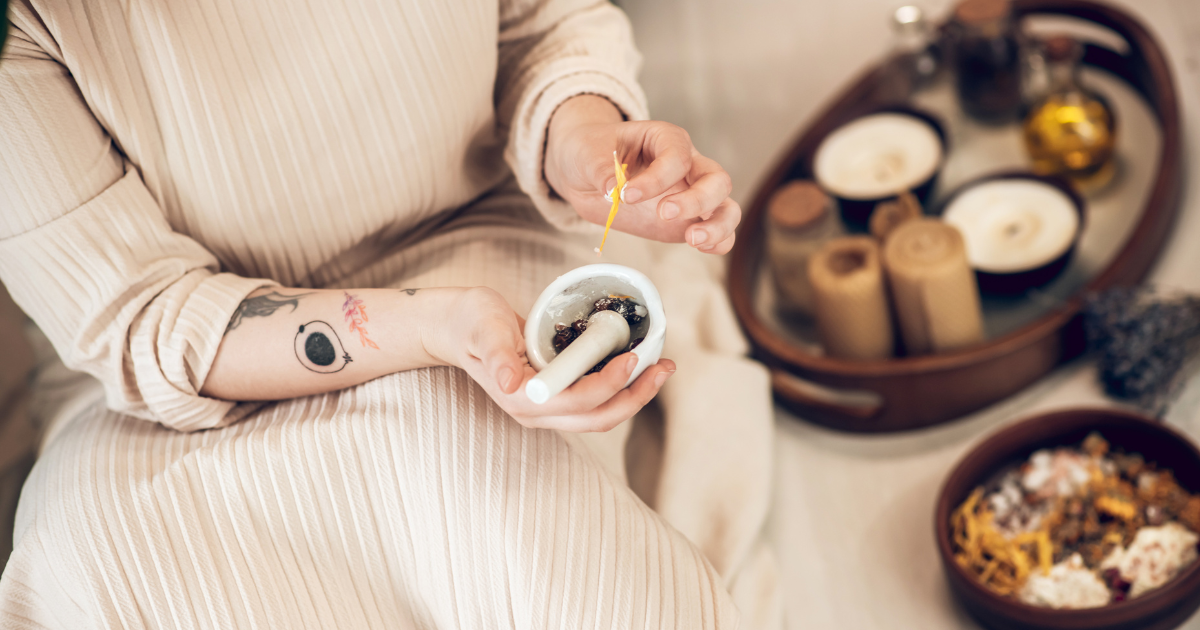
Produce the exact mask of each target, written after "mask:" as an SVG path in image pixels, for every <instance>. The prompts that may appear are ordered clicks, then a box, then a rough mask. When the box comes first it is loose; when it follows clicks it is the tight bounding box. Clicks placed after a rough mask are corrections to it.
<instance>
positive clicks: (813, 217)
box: [767, 179, 833, 230]
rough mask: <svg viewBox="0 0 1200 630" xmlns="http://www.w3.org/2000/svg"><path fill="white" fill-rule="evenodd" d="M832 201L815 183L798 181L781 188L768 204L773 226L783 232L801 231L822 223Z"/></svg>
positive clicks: (768, 213)
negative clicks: (819, 222)
mask: <svg viewBox="0 0 1200 630" xmlns="http://www.w3.org/2000/svg"><path fill="white" fill-rule="evenodd" d="M832 204H833V202H832V200H831V199H830V198H829V195H826V194H825V191H823V190H821V188H820V187H819V186H817V184H816V183H815V182H811V181H809V180H805V179H797V180H793V181H790V182H788V183H786V184H784V185H783V186H780V187H779V189H778V190H776V191H775V193H774V194H772V195H771V200H770V201H768V202H767V215H768V216H769V217H770V218H771V224H772V225H774V226H775V227H778V228H780V229H783V230H799V229H804V228H806V227H810V226H812V225H813V224H815V223H817V222H818V221H820V220H821V219H822V218H823V217H824V216H825V215H826V214H827V213H828V212H829V210H830V208H831V207H832Z"/></svg>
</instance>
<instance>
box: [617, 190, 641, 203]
mask: <svg viewBox="0 0 1200 630" xmlns="http://www.w3.org/2000/svg"><path fill="white" fill-rule="evenodd" d="M641 198H642V191H640V190H638V189H636V188H629V187H626V188H622V189H621V201H624V202H625V203H634V202H636V201H637V200H638V199H641Z"/></svg>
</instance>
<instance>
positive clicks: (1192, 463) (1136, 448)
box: [933, 409, 1200, 630]
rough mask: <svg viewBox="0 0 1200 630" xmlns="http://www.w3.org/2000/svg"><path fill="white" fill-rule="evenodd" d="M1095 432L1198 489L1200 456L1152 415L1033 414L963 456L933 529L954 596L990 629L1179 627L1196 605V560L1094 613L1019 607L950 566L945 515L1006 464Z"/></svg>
mask: <svg viewBox="0 0 1200 630" xmlns="http://www.w3.org/2000/svg"><path fill="white" fill-rule="evenodd" d="M1092 431H1098V432H1099V433H1100V434H1101V435H1103V436H1104V438H1105V439H1107V440H1108V441H1109V443H1110V444H1111V445H1112V446H1113V447H1114V448H1118V447H1119V448H1122V449H1124V450H1125V451H1126V452H1130V453H1135V452H1136V453H1141V454H1142V456H1143V457H1145V459H1146V461H1148V462H1154V463H1155V464H1157V465H1158V466H1159V467H1160V468H1165V469H1170V470H1171V471H1172V472H1173V473H1174V474H1175V478H1176V480H1178V482H1179V485H1181V486H1183V487H1184V488H1186V489H1187V490H1188V491H1189V492H1193V493H1194V492H1197V491H1198V490H1200V451H1198V450H1197V449H1196V446H1195V444H1193V443H1192V441H1191V440H1189V439H1188V438H1187V437H1186V436H1184V435H1183V434H1182V433H1179V432H1178V431H1176V430H1174V429H1172V428H1170V427H1168V426H1166V425H1164V424H1162V423H1160V422H1157V421H1155V420H1151V419H1149V418H1146V417H1143V416H1140V415H1137V414H1134V413H1129V412H1126V411H1119V410H1114V409H1067V410H1062V411H1055V412H1051V413H1046V414H1042V415H1038V416H1034V417H1032V418H1029V419H1027V420H1024V421H1022V422H1018V423H1017V424H1014V425H1011V426H1009V427H1006V428H1004V429H1001V430H1000V431H998V432H996V433H995V434H993V435H991V436H990V437H988V438H987V439H985V440H984V441H983V442H981V443H980V444H979V445H978V446H976V447H975V448H974V449H972V450H971V451H970V452H969V453H967V454H966V455H964V456H963V457H962V459H961V460H960V461H959V462H958V464H957V465H956V466H955V467H954V469H953V470H952V471H951V472H950V475H949V476H948V477H947V478H946V481H945V483H944V484H943V485H942V490H941V492H940V493H939V494H938V499H937V504H936V507H935V508H934V517H933V518H934V532H935V534H934V535H935V536H936V538H937V549H938V553H939V554H940V555H941V558H942V567H943V568H944V569H945V572H946V578H947V581H948V582H949V583H950V588H951V590H952V591H953V592H954V595H955V596H956V597H957V598H958V600H959V602H961V603H962V605H963V607H965V608H966V610H967V612H969V613H970V614H971V616H972V617H974V618H975V619H976V620H978V621H979V622H980V623H981V624H983V625H984V626H986V627H988V628H994V629H997V630H1008V629H1016V628H1031V629H1045V630H1068V629H1069V630H1084V629H1097V630H1099V629H1104V630H1135V629H1136V630H1166V629H1168V628H1174V627H1176V626H1178V625H1179V624H1181V623H1183V622H1184V621H1185V620H1186V619H1187V618H1188V617H1190V616H1191V614H1192V613H1193V612H1195V610H1196V608H1197V607H1198V606H1200V561H1196V562H1193V563H1192V564H1191V565H1189V566H1188V567H1187V568H1185V569H1184V570H1183V571H1181V572H1180V574H1179V575H1176V576H1175V577H1174V578H1172V579H1171V580H1170V581H1168V582H1167V583H1166V584H1164V585H1163V586H1161V587H1159V588H1157V589H1155V590H1153V591H1150V592H1148V593H1146V594H1145V595H1142V596H1141V597H1137V598H1134V599H1129V600H1126V601H1123V602H1118V603H1115V604H1109V605H1107V606H1101V607H1099V608H1087V609H1081V610H1055V609H1052V608H1039V607H1036V606H1030V605H1028V604H1023V603H1021V602H1018V601H1016V600H1014V599H1009V598H1006V597H1001V596H999V595H996V594H995V593H992V592H991V591H989V590H987V589H986V588H984V587H983V586H982V585H981V584H980V583H979V582H978V581H976V579H975V577H974V576H972V575H971V574H969V573H967V572H966V571H965V570H964V569H963V568H962V567H960V566H958V563H957V562H955V561H954V554H953V552H952V551H951V547H950V514H951V513H952V512H953V511H954V509H955V508H957V507H958V506H959V505H960V504H961V503H962V502H963V501H964V500H965V499H966V498H967V496H968V495H969V494H970V493H971V491H972V490H973V489H975V487H976V486H978V485H980V484H982V483H983V482H984V481H985V480H987V479H989V478H990V477H991V476H992V475H994V474H995V473H996V472H998V471H1000V470H1001V469H1002V468H1004V467H1005V466H1007V465H1010V464H1014V463H1017V462H1021V461H1024V460H1025V459H1026V458H1028V457H1029V455H1030V454H1032V453H1033V452H1034V451H1036V450H1038V449H1041V448H1047V447H1054V446H1073V445H1078V444H1079V443H1080V442H1082V441H1083V439H1084V438H1085V437H1087V435H1088V433H1091V432H1092Z"/></svg>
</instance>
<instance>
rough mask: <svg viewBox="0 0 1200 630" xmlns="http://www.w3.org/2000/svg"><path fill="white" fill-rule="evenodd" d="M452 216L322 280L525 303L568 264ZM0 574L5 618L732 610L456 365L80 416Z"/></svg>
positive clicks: (586, 615)
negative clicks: (217, 402)
mask: <svg viewBox="0 0 1200 630" xmlns="http://www.w3.org/2000/svg"><path fill="white" fill-rule="evenodd" d="M464 223H467V224H469V225H467V226H465V227H462V228H461V229H457V230H452V231H448V232H445V233H442V234H438V235H435V236H433V237H431V238H430V239H427V240H426V241H424V242H422V243H421V244H419V245H417V246H414V247H412V248H409V249H407V250H404V251H402V252H397V253H394V254H391V255H388V256H386V257H383V258H381V259H380V260H379V261H378V262H377V263H376V264H374V265H372V266H371V267H368V268H366V269H364V270H363V271H360V272H359V273H358V274H355V275H356V276H357V277H352V278H349V279H347V280H346V281H345V282H344V283H339V284H345V285H346V286H350V285H351V284H354V283H355V282H362V281H371V280H373V281H374V283H373V284H372V286H382V285H385V284H390V285H393V286H395V285H396V284H397V283H399V284H403V285H404V286H437V285H439V284H464V283H465V284H487V285H488V286H493V288H496V289H498V290H500V291H501V292H502V293H504V294H505V295H506V296H508V297H509V300H510V302H512V303H513V306H514V307H516V308H517V309H518V311H520V310H521V309H522V308H527V306H528V304H529V303H531V302H532V300H533V299H534V298H535V297H536V295H537V292H538V291H540V288H541V287H542V286H544V285H545V284H546V283H547V282H549V280H550V279H552V278H553V277H554V276H555V275H557V273H560V272H561V271H562V269H564V268H568V267H571V266H576V264H578V258H579V256H578V254H577V253H572V252H569V251H567V250H566V246H565V245H564V241H563V239H562V238H561V236H560V237H555V236H553V235H551V234H547V233H544V232H540V231H533V230H522V229H521V228H520V226H519V225H487V223H488V222H487V221H483V222H482V223H481V222H479V221H476V220H474V219H470V220H468V221H465V222H464ZM498 284H499V285H500V286H496V285H498ZM358 286H363V285H362V284H358ZM3 581H4V584H3V588H0V615H2V618H5V619H6V621H5V623H3V624H0V625H5V626H6V627H7V626H8V624H9V622H10V621H11V622H13V623H18V622H19V620H20V619H21V618H26V621H27V622H28V623H29V627H39V626H41V625H46V626H51V627H54V626H59V627H79V624H85V625H89V626H90V625H95V626H105V625H114V626H123V627H172V628H176V627H177V628H187V627H218V626H219V627H254V626H265V627H289V628H290V627H296V628H307V627H347V628H366V627H388V628H393V627H407V626H409V625H411V626H415V627H439V628H440V627H468V628H482V627H487V628H497V627H510V626H511V627H521V628H525V627H549V628H560V627H584V626H588V627H591V626H595V627H632V626H635V625H636V626H638V627H677V626H678V627H689V628H691V627H712V626H716V625H718V622H719V621H729V620H730V619H732V618H733V616H734V615H735V613H734V611H733V608H732V605H731V604H730V602H729V599H728V596H727V594H726V593H725V590H724V587H723V586H722V585H721V581H720V578H719V577H718V576H717V574H716V572H715V571H713V569H712V567H711V566H710V565H709V564H708V563H707V562H706V561H705V560H704V558H703V557H702V555H701V554H700V552H699V551H697V550H696V549H695V547H693V546H692V545H691V544H690V543H688V542H687V541H686V539H685V538H684V537H683V536H682V535H681V534H679V533H678V532H676V531H675V530H673V529H672V528H671V527H670V526H668V525H667V524H665V523H664V522H663V521H662V519H660V518H659V517H658V516H657V515H656V514H655V513H654V512H653V511H652V510H650V509H649V508H648V507H646V506H645V505H644V504H643V503H642V502H641V501H640V500H638V499H637V497H636V496H634V494H633V493H632V492H631V491H630V490H629V489H628V488H626V487H624V486H623V485H621V484H619V483H618V482H616V481H614V478H613V477H612V476H610V475H607V474H605V473H604V472H603V470H602V468H601V467H600V466H599V465H598V464H597V462H596V461H595V460H594V458H593V457H592V455H591V454H590V453H589V452H588V451H587V450H586V449H582V448H579V447H578V446H575V445H573V443H569V442H568V441H567V440H564V438H563V437H562V436H561V435H559V434H557V433H555V432H552V431H534V430H529V429H525V428H524V427H521V426H520V425H519V424H517V423H516V422H515V421H513V420H512V419H511V418H509V417H508V416H507V415H506V414H504V413H503V411H501V410H500V409H499V408H498V407H497V406H496V405H495V404H494V403H493V402H492V401H491V400H490V399H489V398H488V397H487V396H486V394H485V393H484V392H483V391H482V390H480V389H479V388H478V387H477V386H476V385H475V384H474V383H473V382H472V381H471V380H470V379H469V378H468V377H467V376H466V375H465V373H463V372H461V371H460V370H456V369H452V368H432V369H424V370H415V371H411V372H405V373H400V374H393V375H390V376H387V377H384V378H381V379H377V380H375V381H372V382H370V383H366V384H363V385H361V386H358V387H355V388H352V389H348V390H345V391H342V392H336V393H332V394H327V395H323V396H315V397H310V398H304V399H297V400H294V401H286V402H281V403H276V404H273V405H269V406H266V407H264V408H262V409H260V410H258V411H257V412H255V413H252V414H250V416H249V417H248V418H246V419H245V420H243V421H241V422H239V423H236V424H234V425H232V426H230V427H228V428H226V429H221V430H214V431H207V432H200V433H191V434H183V433H177V432H173V431H170V430H167V429H163V428H161V427H159V426H158V425H154V424H151V423H148V422H145V421H142V420H137V419H133V418H128V417H122V416H119V415H117V414H113V413H111V412H107V411H104V410H103V409H102V408H100V407H96V408H93V409H92V410H91V411H90V412H88V413H85V414H83V415H82V416H80V417H79V418H77V419H75V420H74V421H72V422H71V423H70V425H69V426H67V427H65V428H64V429H63V430H62V431H60V432H58V433H57V435H56V437H55V438H54V440H53V441H52V442H51V443H50V444H49V445H48V446H47V448H46V450H45V452H44V453H43V455H42V457H41V459H40V460H39V461H38V463H37V465H36V467H35V469H34V472H33V474H32V475H31V477H30V480H29V481H28V482H27V484H26V488H25V491H24V493H23V496H22V505H21V513H20V515H19V522H18V529H17V536H16V551H15V552H14V555H13V559H12V561H10V570H9V571H6V573H5V575H4V580H3ZM722 625H723V624H722Z"/></svg>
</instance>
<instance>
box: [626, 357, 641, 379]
mask: <svg viewBox="0 0 1200 630" xmlns="http://www.w3.org/2000/svg"><path fill="white" fill-rule="evenodd" d="M637 364H638V356H637V355H636V354H635V355H633V356H631V357H629V358H628V359H626V360H625V376H629V375H630V374H633V368H635V367H637Z"/></svg>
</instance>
